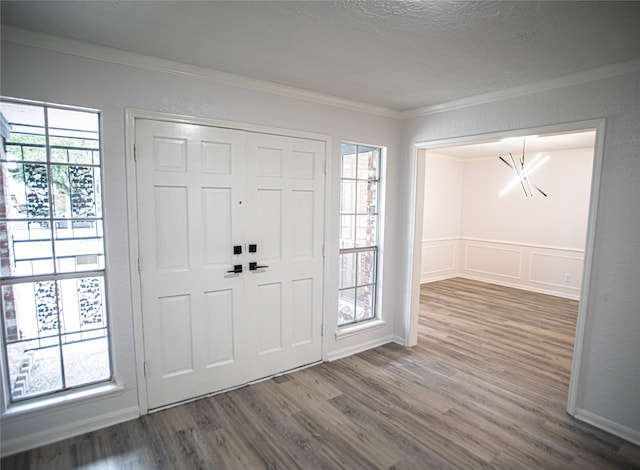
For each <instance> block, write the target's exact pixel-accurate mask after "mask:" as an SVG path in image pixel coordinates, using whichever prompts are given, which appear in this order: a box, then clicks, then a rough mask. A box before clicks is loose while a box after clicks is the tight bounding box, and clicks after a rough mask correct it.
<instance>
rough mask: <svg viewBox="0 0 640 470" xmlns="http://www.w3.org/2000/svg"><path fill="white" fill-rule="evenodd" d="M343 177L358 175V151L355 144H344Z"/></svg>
mask: <svg viewBox="0 0 640 470" xmlns="http://www.w3.org/2000/svg"><path fill="white" fill-rule="evenodd" d="M341 177H342V178H355V177H356V152H355V145H349V144H343V145H342V174H341Z"/></svg>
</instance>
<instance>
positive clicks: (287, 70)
mask: <svg viewBox="0 0 640 470" xmlns="http://www.w3.org/2000/svg"><path fill="white" fill-rule="evenodd" d="M1 16H2V22H3V23H4V24H9V25H13V26H16V27H19V28H25V29H31V30H35V31H40V32H45V33H49V34H54V35H58V36H64V37H69V38H74V39H79V40H82V41H88V42H92V43H97V44H101V45H105V46H110V47H113V48H118V49H123V50H128V51H132V52H137V53H141V54H146V55H150V56H155V57H158V58H162V59H169V60H174V61H179V62H182V63H186V64H190V65H196V66H200V67H205V68H209V69H212V70H216V71H221V72H226V73H232V74H237V75H242V76H246V77H250V78H254V79H260V80H266V81H270V82H274V83H278V84H282V85H288V86H292V87H297V88H301V89H304V90H309V91H314V92H318V93H323V94H328V95H332V96H337V97H341V98H346V99H349V100H354V101H359V102H362V103H367V104H372V105H377V106H382V107H386V108H389V109H393V110H407V109H415V108H421V107H426V106H434V105H438V104H441V103H446V102H450V101H453V100H458V99H463V98H466V97H472V96H476V95H480V94H484V93H491V92H496V91H500V90H503V89H505V88H511V87H521V86H526V85H530V84H533V83H536V82H540V81H543V80H551V79H554V78H558V77H561V76H564V75H567V74H573V73H579V72H582V71H584V70H588V69H592V68H597V67H602V66H606V65H610V64H614V63H618V62H623V61H628V60H632V59H638V58H639V57H640V33H639V32H638V31H639V26H638V24H639V20H640V2H609V1H603V2H581V1H574V2H554V1H543V2H532V1H531V2H530V1H514V2H511V1H500V2H493V1H491V2H476V1H474V2H470V1H420V2H417V1H400V2H398V1H292V2H279V1H278V2H277V1H268V0H267V1H195V2H192V1H134V2H127V1H84V2H81V1H74V2H69V1H45V2H41V1H7V0H2V2H1Z"/></svg>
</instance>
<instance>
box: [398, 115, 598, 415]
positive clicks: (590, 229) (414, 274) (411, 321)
mask: <svg viewBox="0 0 640 470" xmlns="http://www.w3.org/2000/svg"><path fill="white" fill-rule="evenodd" d="M582 129H596V141H595V146H594V155H593V171H592V178H591V196H590V199H589V218H588V223H587V238H586V244H585V251H584V266H583V276H582V286H581V290H580V304H579V309H578V319H577V323H576V336H575V345H574V350H573V361H572V364H571V377H570V381H569V395H568V400H567V412H568V413H569V414H570V415H572V416H573V415H575V413H576V407H577V403H578V398H579V394H580V390H581V388H580V378H579V373H580V364H581V361H582V350H583V347H584V329H585V324H586V321H587V312H588V308H587V302H588V300H589V290H590V284H591V270H592V261H593V251H594V241H595V227H596V218H597V210H598V194H599V192H600V178H601V173H602V159H603V149H604V130H605V119H604V118H603V119H592V120H587V121H578V122H569V123H563V124H555V125H549V126H542V127H535V128H529V129H516V130H510V131H504V132H495V133H491V134H479V135H471V136H464V137H454V138H448V139H440V140H433V141H426V142H416V143H414V144H413V150H412V156H411V158H412V161H411V175H410V179H409V181H411V182H412V183H411V195H410V204H411V207H410V217H411V218H410V221H409V224H410V237H412V238H410V245H409V251H410V253H409V259H410V260H411V262H410V263H409V266H408V268H409V269H408V272H407V276H408V279H409V280H410V286H409V293H408V298H407V305H409V311H408V312H407V317H406V318H405V327H406V328H405V338H404V341H405V345H406V346H415V345H416V344H417V342H418V316H419V312H420V266H421V258H422V222H423V210H424V169H425V162H424V160H425V159H424V158H422V157H421V151H422V150H424V149H435V148H443V147H452V146H457V145H464V144H471V143H475V142H481V141H488V140H498V139H504V138H509V137H522V136H527V135H539V134H551V133H559V132H571V131H578V130H582Z"/></svg>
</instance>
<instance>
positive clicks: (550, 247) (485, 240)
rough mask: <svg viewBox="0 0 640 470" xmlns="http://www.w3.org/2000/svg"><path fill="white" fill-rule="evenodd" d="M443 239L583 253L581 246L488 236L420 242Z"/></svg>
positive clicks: (428, 239) (426, 239) (427, 240)
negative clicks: (495, 238) (499, 238)
mask: <svg viewBox="0 0 640 470" xmlns="http://www.w3.org/2000/svg"><path fill="white" fill-rule="evenodd" d="M443 241H473V242H482V243H495V244H500V245H515V246H526V247H528V248H538V249H543V250H556V251H570V252H576V253H584V249H583V248H575V247H566V246H554V245H541V244H538V243H524V242H514V241H507V240H494V239H489V238H474V237H462V236H461V237H439V238H423V239H422V243H434V242H443Z"/></svg>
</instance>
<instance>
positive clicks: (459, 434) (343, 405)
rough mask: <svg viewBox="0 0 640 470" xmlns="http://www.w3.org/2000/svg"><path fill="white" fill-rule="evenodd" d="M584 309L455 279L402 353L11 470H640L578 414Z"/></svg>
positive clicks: (157, 418) (17, 459) (358, 360)
mask: <svg viewBox="0 0 640 470" xmlns="http://www.w3.org/2000/svg"><path fill="white" fill-rule="evenodd" d="M576 314H577V302H575V301H570V300H564V299H560V298H556V297H550V296H546V295H541V294H534V293H528V292H524V291H520V290H515V289H508V288H504V287H498V286H494V285H490V284H484V283H480V282H476V281H469V280H464V279H452V280H446V281H440V282H435V283H432V284H428V285H426V286H423V288H422V292H421V316H420V331H419V342H418V346H416V347H415V348H411V349H407V348H403V347H400V346H398V345H395V344H389V345H386V346H383V347H379V348H376V349H373V350H370V351H367V352H364V353H361V354H358V355H355V356H352V357H349V358H345V359H342V360H339V361H335V362H332V363H325V364H321V365H318V366H314V367H311V368H308V369H305V370H302V371H298V372H295V373H291V374H287V375H284V376H281V377H278V378H274V379H271V380H268V381H264V382H261V383H258V384H254V385H251V386H248V387H244V388H241V389H238V390H235V391H232V392H228V393H223V394H220V395H216V396H214V397H210V398H204V399H200V400H197V401H195V402H192V403H189V404H185V405H181V406H177V407H174V408H171V409H168V410H165V411H161V412H157V413H153V414H151V415H148V416H143V417H142V418H140V419H137V420H134V421H130V422H127V423H123V424H120V425H117V426H112V427H110V428H107V429H103V430H101V431H97V432H92V433H89V434H85V435H82V436H79V437H76V438H72V439H67V440H64V441H61V442H58V443H56V444H52V445H49V446H45V447H41V448H38V449H34V450H31V451H28V452H24V453H21V454H17V455H14V456H10V457H8V458H5V459H3V460H2V468H3V469H6V470H9V469H69V468H83V469H123V468H127V469H156V468H157V469H171V470H173V469H195V468H203V469H210V468H211V469H213V468H231V469H254V468H304V469H316V468H346V469H373V468H384V469H432V468H433V469H437V468H461V469H472V468H502V469H528V468H545V469H547V468H562V469H565V468H569V469H608V468H611V469H614V468H640V448H638V447H637V446H634V445H632V444H629V443H626V442H625V441H623V440H621V439H619V438H617V437H615V436H612V435H610V434H608V433H606V432H603V431H600V430H598V429H596V428H593V427H592V426H589V425H587V424H583V423H580V422H578V421H575V420H574V419H573V418H571V417H570V416H568V415H567V414H566V412H565V406H566V400H567V390H568V384H569V372H570V366H571V356H572V351H573V338H574V331H575V323H576Z"/></svg>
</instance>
